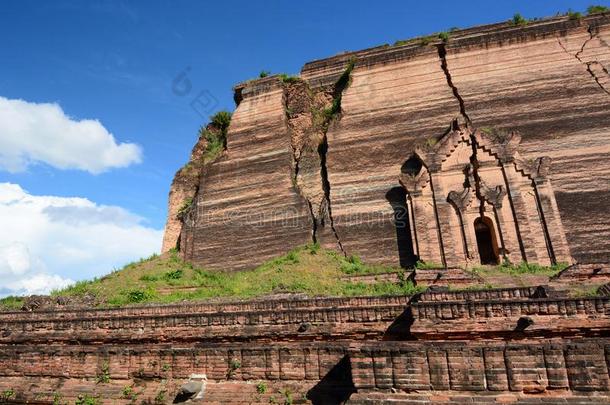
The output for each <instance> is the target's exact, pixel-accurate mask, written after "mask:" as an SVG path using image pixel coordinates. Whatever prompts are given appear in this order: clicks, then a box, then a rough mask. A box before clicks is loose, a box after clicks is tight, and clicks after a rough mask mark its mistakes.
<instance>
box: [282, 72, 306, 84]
mask: <svg viewBox="0 0 610 405" xmlns="http://www.w3.org/2000/svg"><path fill="white" fill-rule="evenodd" d="M279 77H280V80H281V81H282V82H283V83H296V82H299V81H301V78H300V77H299V76H292V75H287V74H286V73H281V74H280V75H279Z"/></svg>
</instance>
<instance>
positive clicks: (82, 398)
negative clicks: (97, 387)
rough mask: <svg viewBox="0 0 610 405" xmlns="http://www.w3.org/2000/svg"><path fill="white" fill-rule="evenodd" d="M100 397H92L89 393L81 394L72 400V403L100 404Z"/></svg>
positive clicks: (81, 404)
mask: <svg viewBox="0 0 610 405" xmlns="http://www.w3.org/2000/svg"><path fill="white" fill-rule="evenodd" d="M101 404H102V402H101V399H100V398H99V397H94V396H91V395H89V394H84V395H83V394H81V395H79V396H78V398H76V401H74V405H101Z"/></svg>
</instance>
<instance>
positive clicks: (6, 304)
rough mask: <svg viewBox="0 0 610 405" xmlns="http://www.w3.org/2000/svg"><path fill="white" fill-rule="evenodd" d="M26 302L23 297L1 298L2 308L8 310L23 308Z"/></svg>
mask: <svg viewBox="0 0 610 405" xmlns="http://www.w3.org/2000/svg"><path fill="white" fill-rule="evenodd" d="M24 302H25V299H24V298H23V297H13V296H10V297H6V298H2V299H0V309H4V310H8V311H17V310H19V309H21V307H22V306H23V304H24Z"/></svg>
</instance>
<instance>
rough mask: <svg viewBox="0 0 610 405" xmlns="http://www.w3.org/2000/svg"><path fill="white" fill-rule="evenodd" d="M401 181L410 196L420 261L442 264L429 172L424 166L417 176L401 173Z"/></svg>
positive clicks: (415, 242) (415, 241)
mask: <svg viewBox="0 0 610 405" xmlns="http://www.w3.org/2000/svg"><path fill="white" fill-rule="evenodd" d="M399 181H400V184H402V186H403V187H404V188H405V190H406V191H407V193H408V194H409V205H410V208H411V210H412V217H413V227H414V229H415V232H414V236H415V237H416V239H415V240H414V241H413V242H414V245H415V246H417V250H418V255H419V258H420V260H424V261H426V262H433V263H441V262H442V258H441V248H440V246H441V242H440V240H439V234H438V224H437V220H436V212H435V210H434V200H433V194H432V191H431V187H430V185H429V182H430V174H429V172H428V170H427V169H426V167H425V166H422V168H421V170H420V171H419V172H418V173H416V174H408V173H401V174H400V177H399Z"/></svg>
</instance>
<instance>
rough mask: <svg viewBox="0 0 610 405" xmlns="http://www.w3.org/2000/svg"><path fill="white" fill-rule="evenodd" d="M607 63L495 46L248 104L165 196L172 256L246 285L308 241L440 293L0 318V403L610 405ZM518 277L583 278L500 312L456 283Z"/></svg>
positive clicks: (425, 50)
mask: <svg viewBox="0 0 610 405" xmlns="http://www.w3.org/2000/svg"><path fill="white" fill-rule="evenodd" d="M608 43H610V17H609V16H607V15H604V14H600V15H595V16H590V17H585V18H582V19H579V20H572V19H568V18H567V17H559V18H554V19H549V20H543V21H539V22H535V23H531V24H528V25H526V26H519V27H515V26H511V25H509V24H495V25H491V26H484V27H476V28H472V29H467V30H461V31H458V32H455V33H452V36H451V39H450V40H449V41H448V42H441V41H436V42H435V41H433V43H432V44H431V45H422V44H420V43H419V42H418V41H411V42H407V43H406V44H403V45H397V46H385V47H378V48H373V49H369V50H364V51H359V52H353V53H347V54H342V55H339V56H336V57H333V58H328V59H324V60H320V61H315V62H311V63H309V64H307V65H306V66H305V67H304V68H303V71H302V72H301V78H302V80H303V81H298V82H297V83H296V84H294V83H292V84H290V83H288V84H287V83H283V82H282V81H281V80H280V79H278V77H267V78H264V79H260V80H254V81H251V82H247V83H244V84H241V85H238V86H237V87H236V101H237V103H238V106H237V109H236V111H235V113H234V115H233V119H232V122H231V126H230V128H229V134H228V140H227V150H226V151H225V152H224V154H223V155H222V156H221V157H220V158H219V159H217V160H216V161H214V162H213V163H211V164H206V165H200V166H196V167H195V168H196V170H195V171H189V172H188V175H184V176H177V178H176V179H175V181H174V183H173V185H172V190H171V194H170V210H169V211H170V213H169V219H168V226H167V228H166V234H165V240H164V248H165V249H166V250H167V249H170V248H172V247H174V246H176V245H179V247H180V252H181V254H182V255H183V257H184V258H186V259H188V260H190V261H193V262H194V263H197V264H199V265H203V266H206V267H208V268H211V269H221V268H222V269H228V270H239V269H244V268H250V267H253V266H255V265H256V264H258V263H260V262H262V261H263V260H266V259H268V258H271V257H274V256H276V255H278V254H282V253H285V251H286V250H287V249H289V248H291V247H294V246H298V245H302V244H305V243H308V242H311V241H312V239H313V240H315V241H317V242H319V243H321V244H322V245H323V246H325V247H327V248H331V249H337V250H339V251H342V252H344V253H346V254H359V255H361V256H362V257H363V259H364V260H365V261H370V262H377V263H386V264H392V265H403V266H408V265H409V264H410V263H412V262H413V260H415V259H423V260H425V261H427V262H434V263H438V264H440V265H443V266H442V267H443V268H442V269H416V270H413V271H411V272H410V273H409V274H408V277H407V278H408V279H409V280H411V281H413V282H414V283H415V284H417V285H424V286H428V289H426V290H425V292H423V293H421V294H417V295H414V296H385V297H341V298H338V297H334V298H332V297H331V298H302V297H300V298H299V297H296V298H295V297H285V298H277V297H275V298H266V299H258V300H250V301H230V302H190V303H181V304H176V305H158V306H141V307H140V306H132V307H124V308H89V309H86V308H72V309H71V308H64V309H53V310H50V309H38V310H34V311H31V312H24V311H16V312H0V403H10V404H25V403H29V404H41V405H42V404H53V405H60V404H72V403H76V404H79V405H86V404H87V405H88V404H91V403H102V404H132V403H138V404H165V403H180V402H184V403H205V404H228V405H231V404H284V405H289V404H299V403H300V404H304V403H311V404H316V405H339V404H349V405H369V404H370V405H373V404H405V405H407V404H409V405H411V404H420V405H421V404H423V405H425V404H447V405H458V404H460V405H461V404H572V405H576V404H600V405H601V404H608V403H610V321H609V315H610V266H609V265H608V264H607V263H608V261H609V260H608V254H609V253H610V242H609V241H610V238H607V236H608V234H609V232H610V222H608V215H607V214H608V203H607V201H608V198H610V189H609V188H608V185H609V184H610V182H608V175H609V173H610V166H609V165H608V157H610V149H609V145H610V108H609V106H610V103H609V100H610V99H608V94H609V93H608V87H607V86H608V84H607V83H608V80H609V79H610V77H607V69H606V68H605V66H608V64H610V50H609V49H608ZM350 61H353V66H352V68H350V69H349V71H348V75H349V85H339V84H340V83H341V80H342V79H341V78H342V77H345V72H346V65H349V63H351V62H350ZM600 66H601V67H602V68H603V69H600V68H599V67H600ZM604 75H606V76H604ZM303 94H307V98H306V99H303V98H302V95H303ZM337 100H339V102H340V112H339V115H337V116H335V117H333V119H332V120H322V121H318V117H317V115H316V114H314V113H313V112H312V111H315V110H316V109H326V108H328V106H329V105H332V104H333V103H335V104H336V103H337ZM320 146H321V147H320ZM201 148H202V145H201V144H200V143H198V145H197V146H196V148H195V150H194V152H193V157H192V159H197V157H198V156H199V157H200V156H201ZM545 155H548V156H549V157H550V158H552V159H553V162H554V165H553V167H552V169H550V168H549V163H550V159H549V158H547V157H544V156H545ZM182 173H183V174H184V173H185V172H182ZM187 198H193V206H192V207H191V208H190V209H189V211H188V212H187V213H186V214H185V215H183V216H181V217H180V219H178V217H177V214H178V211H179V210H180V207H181V206H182V205H183V200H184V199H187ZM398 214H400V215H398ZM401 221H402V222H403V223H404V224H406V225H405V226H403V227H399V226H398V224H399V223H401ZM236 241H239V243H236ZM505 259H506V260H510V261H511V262H513V263H518V262H521V261H528V262H534V263H539V264H552V263H558V262H568V263H574V262H575V264H573V265H572V266H570V267H568V268H567V269H566V270H564V271H562V272H561V273H559V274H558V275H556V276H555V277H553V278H552V279H548V280H546V279H545V280H544V283H541V284H540V285H530V286H522V285H513V286H507V287H505V288H488V289H480V288H477V289H473V287H472V286H473V285H477V284H478V283H479V280H476V279H475V277H474V276H473V275H471V274H467V273H465V272H464V271H462V270H461V269H460V267H462V266H468V265H470V264H473V263H480V262H484V263H494V262H496V263H497V262H500V261H503V260H505ZM357 277H359V278H357ZM396 277H397V275H396V274H391V273H390V274H386V275H383V276H370V275H367V276H354V280H358V281H359V282H366V283H373V282H377V281H379V280H380V279H382V278H383V279H384V280H392V279H395V278H396ZM397 281H398V280H397ZM581 284H582V285H583V286H587V287H588V288H590V286H591V285H594V286H595V288H596V290H595V292H594V294H592V295H591V294H589V295H588V296H580V297H573V296H568V295H567V294H566V289H567V287H568V286H574V285H581ZM448 286H451V287H453V288H448ZM598 286H599V288H597V287H598ZM455 288H459V289H455ZM86 398H90V399H91V398H95V400H94V401H97V402H84V401H85V400H86Z"/></svg>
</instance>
